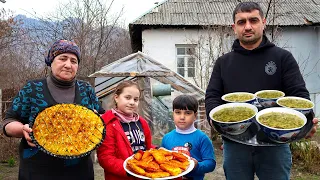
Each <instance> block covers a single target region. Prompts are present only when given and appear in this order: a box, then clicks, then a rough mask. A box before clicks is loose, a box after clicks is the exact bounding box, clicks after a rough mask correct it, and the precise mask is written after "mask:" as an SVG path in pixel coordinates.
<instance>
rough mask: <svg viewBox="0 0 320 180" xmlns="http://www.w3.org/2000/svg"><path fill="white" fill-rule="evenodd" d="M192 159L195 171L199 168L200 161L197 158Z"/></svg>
mask: <svg viewBox="0 0 320 180" xmlns="http://www.w3.org/2000/svg"><path fill="white" fill-rule="evenodd" d="M190 158H191V160H192V161H193V162H194V167H193V169H195V168H196V167H197V166H198V161H197V160H196V159H195V158H193V157H190Z"/></svg>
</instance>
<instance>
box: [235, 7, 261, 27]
mask: <svg viewBox="0 0 320 180" xmlns="http://www.w3.org/2000/svg"><path fill="white" fill-rule="evenodd" d="M253 10H258V11H259V14H260V16H261V18H263V11H262V9H261V7H260V6H259V4H258V3H256V2H241V3H239V4H238V5H237V6H236V8H235V9H234V10H233V14H232V17H233V22H234V21H235V19H236V14H237V13H239V12H251V11H253Z"/></svg>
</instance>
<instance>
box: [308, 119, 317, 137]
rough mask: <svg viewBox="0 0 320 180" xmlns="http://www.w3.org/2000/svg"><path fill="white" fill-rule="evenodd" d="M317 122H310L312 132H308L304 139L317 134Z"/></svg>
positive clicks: (315, 120)
mask: <svg viewBox="0 0 320 180" xmlns="http://www.w3.org/2000/svg"><path fill="white" fill-rule="evenodd" d="M318 121H319V120H318V119H317V118H314V119H313V120H312V122H313V127H312V130H311V131H310V133H309V134H308V135H307V136H306V139H308V138H311V137H312V136H313V135H314V134H315V133H316V132H317V126H318Z"/></svg>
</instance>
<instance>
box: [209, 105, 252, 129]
mask: <svg viewBox="0 0 320 180" xmlns="http://www.w3.org/2000/svg"><path fill="white" fill-rule="evenodd" d="M257 112H258V109H257V107H256V106H254V105H252V104H248V103H228V104H223V105H220V106H217V107H215V108H214V109H212V110H211V111H210V113H209V116H210V118H211V120H212V121H213V123H214V124H215V125H217V126H219V128H220V130H221V131H223V132H224V133H226V134H230V135H239V134H242V133H244V132H245V131H246V130H247V128H248V127H249V126H250V125H251V123H252V122H253V119H254V117H255V115H256V114H257Z"/></svg>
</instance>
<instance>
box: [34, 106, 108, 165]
mask: <svg viewBox="0 0 320 180" xmlns="http://www.w3.org/2000/svg"><path fill="white" fill-rule="evenodd" d="M55 105H61V104H55ZM55 105H52V106H55ZM73 105H76V106H81V105H79V104H73ZM52 106H49V107H47V108H50V107H52ZM82 107H83V108H84V109H86V110H90V111H92V112H94V113H95V114H96V115H97V116H98V117H99V118H100V119H101V121H102V124H103V126H104V128H103V132H102V138H101V140H100V142H99V143H97V144H96V146H95V147H94V148H93V149H91V150H90V151H87V152H84V153H82V154H79V155H74V156H69V155H57V154H54V153H52V152H50V151H48V150H46V149H45V148H44V147H43V146H41V145H40V144H39V143H38V142H37V140H36V139H35V137H34V135H33V132H31V133H30V134H29V135H30V138H31V139H32V142H33V143H34V144H35V145H36V146H37V148H38V149H40V150H41V151H42V152H44V153H46V154H48V155H51V156H53V157H58V158H62V159H75V158H81V157H84V156H87V155H89V154H90V153H91V152H92V151H93V150H95V149H96V148H98V147H99V146H100V145H101V144H102V142H103V140H104V138H105V136H106V125H105V123H104V121H103V119H102V118H101V117H100V115H99V114H98V113H97V112H95V111H94V110H92V109H89V108H86V107H84V106H82ZM47 108H45V109H47ZM45 109H43V111H44V110H45ZM41 112H42V111H41ZM41 112H39V113H37V114H36V115H35V117H34V120H33V121H32V122H31V123H29V126H30V128H32V126H33V124H34V122H35V119H36V117H37V115H38V114H40V113H41Z"/></svg>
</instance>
